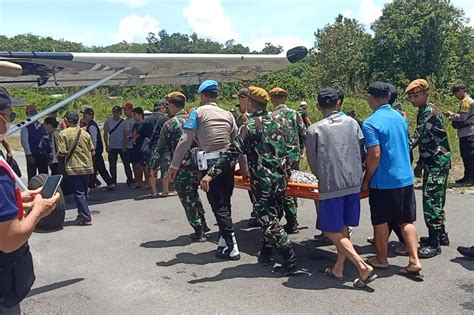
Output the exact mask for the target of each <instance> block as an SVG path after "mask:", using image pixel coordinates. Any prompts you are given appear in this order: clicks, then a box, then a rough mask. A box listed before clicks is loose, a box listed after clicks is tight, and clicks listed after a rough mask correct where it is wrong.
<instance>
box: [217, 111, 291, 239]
mask: <svg viewBox="0 0 474 315" xmlns="http://www.w3.org/2000/svg"><path fill="white" fill-rule="evenodd" d="M240 154H246V155H247V159H248V164H249V172H250V184H251V190H252V192H253V194H254V195H255V197H256V203H255V205H254V206H255V209H256V211H257V214H258V217H259V219H260V221H261V223H262V230H263V235H262V242H263V244H264V245H265V246H267V247H271V246H276V247H277V248H286V247H289V246H290V242H289V240H288V234H287V233H286V232H285V230H284V229H283V228H282V226H281V225H280V216H281V212H282V205H283V199H284V193H285V189H286V185H287V183H286V176H287V174H288V167H287V147H286V145H285V134H284V132H283V130H282V126H281V124H280V123H278V122H277V121H275V120H274V119H273V118H272V117H270V116H269V115H268V113H267V111H266V110H259V111H257V112H255V113H253V114H251V116H250V117H249V120H248V122H247V124H246V125H244V126H242V127H241V128H240V131H239V135H238V136H237V138H236V139H235V140H234V141H233V142H232V144H231V146H230V147H229V149H228V151H227V152H226V153H224V154H223V155H222V156H221V157H220V158H219V159H218V160H217V162H216V164H215V165H214V166H213V167H212V168H211V169H210V170H209V172H208V175H209V176H211V177H212V178H215V177H216V176H218V175H219V174H220V173H221V172H223V170H224V169H226V168H229V167H232V166H233V165H235V163H236V162H237V159H238V157H239V155H240Z"/></svg>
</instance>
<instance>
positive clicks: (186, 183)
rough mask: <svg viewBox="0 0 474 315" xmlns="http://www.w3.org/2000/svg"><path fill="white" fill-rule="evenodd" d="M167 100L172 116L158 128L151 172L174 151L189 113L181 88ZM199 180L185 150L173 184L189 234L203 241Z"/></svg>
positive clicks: (156, 169) (203, 225)
mask: <svg viewBox="0 0 474 315" xmlns="http://www.w3.org/2000/svg"><path fill="white" fill-rule="evenodd" d="M166 100H167V101H168V103H169V105H168V113H169V115H170V116H171V117H172V118H171V119H169V120H168V121H167V122H165V124H164V125H163V127H162V128H161V132H160V137H159V139H158V143H157V145H156V147H155V150H154V151H153V152H152V156H151V158H150V161H149V162H148V167H149V168H150V173H151V175H152V176H156V174H157V172H158V169H159V167H160V165H161V164H162V160H163V159H167V158H169V157H171V156H169V155H167V154H166V152H167V151H169V152H171V153H173V152H174V151H175V149H176V146H177V145H178V142H179V139H180V138H181V135H182V129H181V128H182V126H183V124H184V122H185V121H186V119H187V118H188V116H189V114H188V113H187V112H186V111H185V110H184V106H185V104H186V97H185V96H184V94H182V93H181V92H171V93H169V94H168V95H167V96H166ZM195 146H196V144H195V143H193V144H192V145H191V147H195ZM169 162H171V161H169ZM168 164H169V163H168ZM199 180H200V177H199V170H198V169H197V167H196V165H195V163H193V162H192V159H191V154H190V152H189V151H188V153H187V154H186V156H185V158H184V159H183V162H182V163H181V166H180V168H179V170H178V173H177V175H176V179H175V188H176V191H177V192H178V197H179V200H180V201H181V204H182V205H183V208H184V211H185V213H186V217H187V219H188V222H189V224H190V225H191V227H192V228H193V229H194V233H193V234H191V236H190V237H191V239H192V240H193V241H197V242H205V241H207V238H206V235H205V233H206V232H209V231H210V229H209V228H208V227H207V225H206V220H205V217H204V207H203V206H202V202H201V198H200V197H199V193H198V187H199Z"/></svg>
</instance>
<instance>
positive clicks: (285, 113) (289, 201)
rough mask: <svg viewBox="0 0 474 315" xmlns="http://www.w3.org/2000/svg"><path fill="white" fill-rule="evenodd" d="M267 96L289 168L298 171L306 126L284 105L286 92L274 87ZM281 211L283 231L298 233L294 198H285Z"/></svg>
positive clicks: (299, 117) (297, 115)
mask: <svg viewBox="0 0 474 315" xmlns="http://www.w3.org/2000/svg"><path fill="white" fill-rule="evenodd" d="M269 95H270V98H271V100H272V103H273V106H274V111H273V112H272V114H271V116H272V117H273V118H275V119H276V120H278V121H279V122H280V124H281V125H282V126H283V128H284V129H285V133H286V143H287V145H288V159H289V162H290V168H291V169H292V170H299V168H300V167H299V166H300V159H301V155H302V151H303V146H304V143H305V142H306V126H305V124H304V122H303V119H302V118H301V116H300V114H298V112H297V111H296V110H294V109H291V108H289V107H288V106H287V105H286V104H285V102H286V99H287V97H288V92H287V91H285V90H284V89H282V88H280V87H276V88H274V89H272V90H271V91H270V93H269ZM283 209H284V213H285V218H286V225H285V231H286V232H287V233H288V234H295V233H298V232H299V231H298V221H297V201H296V198H295V197H291V196H287V197H285V203H284V208H283Z"/></svg>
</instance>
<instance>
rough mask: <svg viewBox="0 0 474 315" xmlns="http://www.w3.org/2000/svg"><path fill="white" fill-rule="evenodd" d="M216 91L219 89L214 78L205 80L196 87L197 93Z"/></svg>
mask: <svg viewBox="0 0 474 315" xmlns="http://www.w3.org/2000/svg"><path fill="white" fill-rule="evenodd" d="M207 90H209V91H217V90H219V83H217V82H216V81H214V80H206V81H204V82H203V83H201V85H200V86H199V88H198V93H202V92H204V91H207Z"/></svg>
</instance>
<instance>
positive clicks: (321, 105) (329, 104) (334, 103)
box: [318, 99, 339, 109]
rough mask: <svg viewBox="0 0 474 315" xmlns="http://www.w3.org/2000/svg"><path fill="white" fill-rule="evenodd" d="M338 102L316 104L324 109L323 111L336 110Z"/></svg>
mask: <svg viewBox="0 0 474 315" xmlns="http://www.w3.org/2000/svg"><path fill="white" fill-rule="evenodd" d="M338 100H339V99H336V100H333V101H331V102H330V103H319V102H318V104H319V107H321V108H324V109H330V108H336V106H337V101H338Z"/></svg>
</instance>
